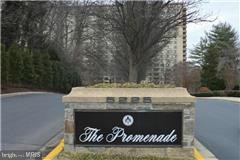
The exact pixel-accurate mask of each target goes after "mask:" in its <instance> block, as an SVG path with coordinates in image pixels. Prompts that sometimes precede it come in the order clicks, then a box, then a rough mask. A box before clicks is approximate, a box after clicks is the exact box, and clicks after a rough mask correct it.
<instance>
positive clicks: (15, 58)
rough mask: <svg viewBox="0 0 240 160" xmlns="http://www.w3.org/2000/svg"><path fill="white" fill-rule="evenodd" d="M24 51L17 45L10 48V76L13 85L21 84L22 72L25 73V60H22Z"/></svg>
mask: <svg viewBox="0 0 240 160" xmlns="http://www.w3.org/2000/svg"><path fill="white" fill-rule="evenodd" d="M22 52H23V50H22V49H20V48H19V47H18V46H17V45H16V44H13V45H12V46H11V47H10V48H9V56H10V58H9V65H10V69H9V76H10V81H11V83H12V84H17V85H20V84H21V79H22V76H23V75H22V71H23V59H22Z"/></svg>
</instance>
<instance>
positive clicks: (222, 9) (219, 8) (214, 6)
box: [187, 0, 240, 56]
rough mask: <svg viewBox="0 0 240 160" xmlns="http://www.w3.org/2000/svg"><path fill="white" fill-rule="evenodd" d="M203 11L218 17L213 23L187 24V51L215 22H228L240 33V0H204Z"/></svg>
mask: <svg viewBox="0 0 240 160" xmlns="http://www.w3.org/2000/svg"><path fill="white" fill-rule="evenodd" d="M200 9H201V10H200V11H201V13H202V14H205V13H210V14H211V15H212V16H215V17H217V20H216V21H214V22H212V23H206V22H205V23H200V24H188V25H187V37H188V38H187V51H188V56H189V50H190V49H192V48H193V47H194V45H196V44H197V43H198V42H199V40H200V37H203V36H204V32H205V31H210V30H211V27H212V25H213V24H218V23H220V22H227V23H229V24H231V25H232V27H233V28H234V29H235V30H236V31H237V32H238V34H239V33H240V0H204V3H203V4H202V6H201V8H200Z"/></svg>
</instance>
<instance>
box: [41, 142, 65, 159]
mask: <svg viewBox="0 0 240 160" xmlns="http://www.w3.org/2000/svg"><path fill="white" fill-rule="evenodd" d="M63 148H64V139H62V140H61V141H60V143H59V144H58V145H57V146H56V147H55V148H54V149H53V150H52V151H51V152H50V153H49V154H48V155H47V156H46V157H44V158H43V160H53V158H55V157H56V156H57V155H58V154H59V153H60V152H61V151H62V150H63Z"/></svg>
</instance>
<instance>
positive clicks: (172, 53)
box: [146, 10, 187, 84]
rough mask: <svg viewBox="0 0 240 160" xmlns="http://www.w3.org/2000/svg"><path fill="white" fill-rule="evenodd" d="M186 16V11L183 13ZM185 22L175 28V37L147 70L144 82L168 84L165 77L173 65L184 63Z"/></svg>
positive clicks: (185, 45)
mask: <svg viewBox="0 0 240 160" xmlns="http://www.w3.org/2000/svg"><path fill="white" fill-rule="evenodd" d="M183 14H186V10H184V13H183ZM186 27H187V26H186V22H184V23H182V24H181V25H179V26H178V27H177V28H176V36H175V38H172V39H171V40H170V42H169V43H168V44H167V46H166V47H165V48H164V49H163V50H162V51H161V52H159V53H158V54H157V55H156V56H155V57H154V58H153V59H152V63H151V65H150V66H149V68H148V71H147V75H146V81H148V82H154V83H160V84H164V83H169V80H167V75H166V74H168V73H169V72H171V70H172V69H173V67H174V65H175V64H178V63H181V62H185V61H186V47H187V44H186V42H187V30H186Z"/></svg>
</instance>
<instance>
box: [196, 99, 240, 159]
mask: <svg viewBox="0 0 240 160" xmlns="http://www.w3.org/2000/svg"><path fill="white" fill-rule="evenodd" d="M195 135H196V137H197V139H198V140H199V141H200V142H201V143H202V144H204V145H205V146H206V147H207V148H208V149H209V150H210V151H211V152H212V153H214V154H215V155H216V157H217V158H219V159H220V160H240V103H234V102H228V101H223V100H206V99H204V100H203V99H198V100H197V103H196V129H195Z"/></svg>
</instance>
